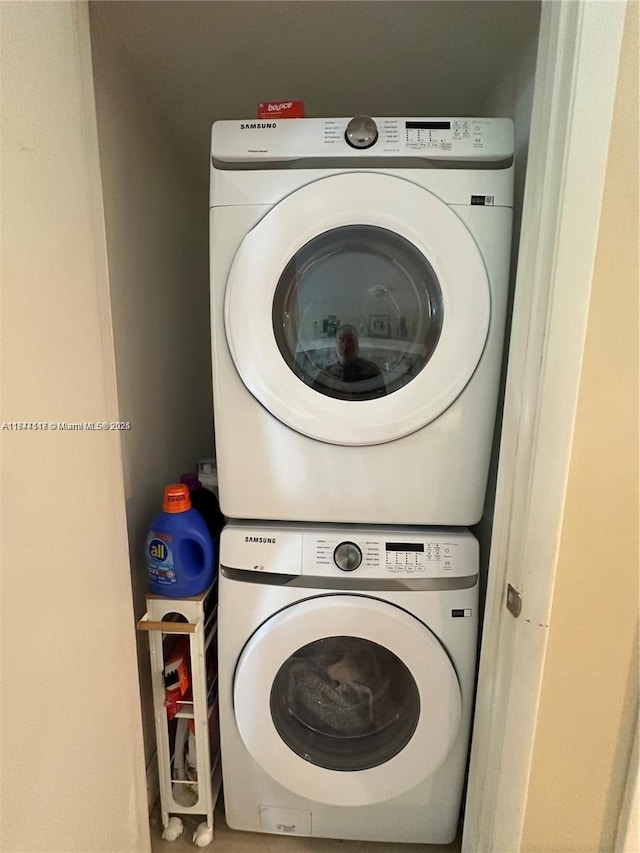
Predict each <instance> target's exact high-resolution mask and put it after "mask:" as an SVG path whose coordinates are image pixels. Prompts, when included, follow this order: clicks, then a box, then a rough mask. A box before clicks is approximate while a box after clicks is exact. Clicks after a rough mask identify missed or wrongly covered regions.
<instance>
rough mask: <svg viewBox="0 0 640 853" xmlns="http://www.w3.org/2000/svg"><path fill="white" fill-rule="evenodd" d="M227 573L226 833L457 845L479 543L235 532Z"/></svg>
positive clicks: (341, 529) (280, 528)
mask: <svg viewBox="0 0 640 853" xmlns="http://www.w3.org/2000/svg"><path fill="white" fill-rule="evenodd" d="M220 564H221V568H220V577H219V584H220V586H219V596H220V597H219V606H218V616H219V646H218V656H219V662H218V665H219V703H220V704H219V707H220V735H221V745H222V773H223V778H224V789H225V810H226V818H227V822H228V823H229V825H230V826H231V827H233V828H235V829H243V830H249V831H253V832H270V833H281V834H293V835H303V836H318V837H325V838H348V839H358V840H376V841H392V842H400V841H406V842H423V843H439V844H444V843H449V842H450V841H452V840H453V838H454V837H455V835H456V831H457V826H458V820H459V815H460V806H461V798H462V791H463V784H464V775H465V766H466V759H467V752H468V745H469V731H470V725H471V713H472V702H473V690H474V679H475V663H476V644H477V631H478V583H477V580H478V545H477V542H476V540H475V539H474V538H473V536H472V535H471V534H470V533H469V532H468V531H465V530H447V529H430V530H426V529H416V528H412V529H410V528H391V527H387V528H382V527H380V528H364V527H363V528H357V527H355V528H354V527H352V526H348V525H345V526H331V525H316V526H313V527H308V526H303V525H299V524H289V525H286V524H282V523H280V524H279V523H265V524H261V525H260V526H258V525H257V524H256V525H244V524H240V523H231V524H229V525H228V526H227V527H226V528H225V529H224V530H223V532H222V537H221V545H220Z"/></svg>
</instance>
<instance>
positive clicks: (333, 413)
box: [225, 172, 490, 445]
mask: <svg viewBox="0 0 640 853" xmlns="http://www.w3.org/2000/svg"><path fill="white" fill-rule="evenodd" d="M489 320H490V291H489V282H488V279H487V273H486V270H485V266H484V262H483V260H482V256H481V254H480V251H479V249H478V247H477V245H476V243H475V241H474V239H473V237H472V235H471V233H470V232H469V230H468V229H467V227H466V225H464V224H463V222H462V221H461V220H460V219H459V217H458V216H457V215H456V214H455V213H454V212H453V211H452V210H451V208H449V207H448V206H447V205H446V204H445V203H444V202H442V201H441V200H440V199H439V198H437V197H436V196H435V195H433V194H432V193H430V192H428V191H427V190H425V189H423V188H422V187H419V186H417V185H416V184H413V183H411V182H409V181H407V180H404V179H401V178H396V177H392V176H389V175H381V174H377V173H370V172H367V173H366V174H365V173H361V172H358V173H347V174H341V175H334V176H331V177H328V178H323V179H321V180H318V181H315V182H313V183H311V184H308V185H306V186H305V187H303V188H301V189H299V190H297V191H296V192H294V193H292V194H291V195H289V196H287V197H286V198H284V199H283V200H282V201H281V202H280V203H279V204H277V205H276V206H275V207H274V208H272V209H271V210H270V211H269V213H267V214H266V216H265V217H264V218H263V219H262V220H261V221H260V222H259V223H258V224H257V225H256V226H255V227H254V228H253V229H252V231H250V232H249V234H247V236H246V237H245V239H244V240H243V242H242V244H241V245H240V248H239V249H238V252H237V254H236V257H235V259H234V262H233V264H232V267H231V270H230V273H229V280H228V284H227V290H226V295H225V327H226V333H227V340H228V344H229V348H230V351H231V354H232V357H233V360H234V363H235V365H236V368H237V370H238V372H239V374H240V376H241V378H242V380H243V382H244V384H245V386H246V387H247V388H248V389H249V391H250V392H251V393H252V394H253V395H254V396H255V397H256V399H257V400H258V401H259V402H260V403H261V404H262V405H263V406H264V407H265V408H266V409H267V410H268V411H270V412H271V413H272V414H273V415H274V416H275V417H277V418H278V419H279V420H281V421H282V422H283V423H285V424H287V426H289V427H291V428H292V429H294V430H297V431H298V432H300V433H303V434H304V435H308V436H310V437H312V438H315V439H319V440H321V441H325V442H330V443H334V444H346V445H367V444H379V443H382V442H386V441H392V440H393V439H396V438H400V437H402V436H404V435H408V434H409V433H411V432H414V431H415V430H417V429H420V428H421V427H423V426H425V425H426V424H428V423H429V422H430V421H432V420H434V419H435V418H437V417H438V415H440V414H441V413H442V412H444V411H445V410H446V409H447V408H448V407H449V406H450V405H451V403H452V402H453V401H454V400H455V399H456V397H457V396H458V395H459V394H460V392H461V391H462V390H463V389H464V387H465V385H466V384H467V382H468V381H469V379H470V378H471V376H472V374H473V372H474V370H475V369H476V366H477V364H478V361H479V360H480V357H481V355H482V352H483V349H484V345H485V341H486V338H487V333H488V328H489Z"/></svg>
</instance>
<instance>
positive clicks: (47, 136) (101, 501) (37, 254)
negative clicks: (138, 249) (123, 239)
mask: <svg viewBox="0 0 640 853" xmlns="http://www.w3.org/2000/svg"><path fill="white" fill-rule="evenodd" d="M1 12H2V112H3V116H2V118H3V124H2V252H3V253H2V281H3V336H2V347H3V351H2V363H3V400H2V419H3V421H9V422H11V421H19V422H38V423H41V422H42V423H48V422H52V421H53V422H58V421H64V422H84V421H107V422H109V421H117V420H119V411H118V406H117V401H116V394H115V370H114V362H113V343H112V339H111V317H110V309H109V293H108V283H107V277H106V259H105V254H104V233H103V222H102V198H101V190H100V180H99V171H98V154H97V139H96V128H95V117H94V108H93V93H92V91H91V89H90V87H88V86H87V81H88V80H90V74H91V67H90V57H89V53H88V44H89V42H88V20H87V11H86V6H85V5H84V4H75V3H38V2H30V3H9V2H7V3H3V4H2V9H1ZM1 438H2V497H3V514H2V521H3V524H2V556H3V577H2V619H1V624H2V646H3V661H2V838H1V842H0V846H1V848H2V850H3V851H6V853H10V851H21V853H25V852H26V851H33V853H42V851H47V853H53V851H65V853H68V852H69V851H78V853H88V851H91V852H92V853H93V851H105V853H113V851H116V850H117V851H118V853H129V851H130V853H142V852H143V851H147V850H149V847H150V845H149V831H148V823H147V820H146V802H145V796H144V793H145V788H144V757H143V746H142V732H141V720H140V710H139V708H140V705H139V695H138V679H137V672H136V654H135V623H134V618H133V610H132V602H131V583H130V578H129V560H128V553H127V542H126V526H125V507H124V493H123V487H122V460H121V452H120V435H119V433H117V432H102V431H83V432H77V431H60V430H57V431H52V430H19V431H12V430H4V431H2V433H1Z"/></svg>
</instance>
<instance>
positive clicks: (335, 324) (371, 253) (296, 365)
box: [272, 225, 443, 400]
mask: <svg viewBox="0 0 640 853" xmlns="http://www.w3.org/2000/svg"><path fill="white" fill-rule="evenodd" d="M272 319H273V333H274V335H275V339H276V342H277V344H278V348H279V350H280V352H281V354H282V357H283V358H284V360H285V362H286V363H287V365H288V366H289V368H290V369H291V370H292V371H293V373H294V374H295V375H296V376H298V377H299V378H300V379H301V380H302V381H303V382H305V383H306V384H307V385H309V386H310V387H311V388H313V389H314V390H316V391H318V392H319V393H321V394H326V395H327V396H328V397H335V398H336V399H339V400H373V399H376V398H378V397H383V396H385V395H386V394H392V393H393V392H394V391H397V390H398V389H399V388H402V387H403V386H404V385H406V384H407V383H408V382H411V380H412V379H414V378H415V377H416V376H417V375H418V374H419V373H420V371H421V370H422V369H423V368H424V367H425V365H426V364H427V362H428V361H429V359H430V358H431V356H432V354H433V352H434V350H435V348H436V346H437V344H438V340H439V338H440V332H441V331H442V321H443V298H442V290H441V289H440V284H439V282H438V279H437V276H436V274H435V272H434V270H433V267H432V266H431V264H430V263H429V262H428V260H427V259H426V257H425V256H424V255H423V254H422V253H421V252H419V251H418V249H417V248H416V247H415V246H414V245H413V243H410V242H409V241H408V240H406V239H405V238H404V237H401V236H400V235H399V234H396V233H394V232H393V231H389V230H388V229H385V228H378V227H376V226H372V225H348V226H344V227H342V228H335V229H332V230H331V231H327V232H325V233H324V234H321V235H319V236H318V237H315V238H314V239H313V240H310V241H309V242H308V243H307V244H306V245H304V246H303V247H302V248H301V249H300V250H299V251H298V252H296V254H295V255H294V256H293V258H291V260H290V261H289V263H288V264H287V265H286V267H285V269H284V271H283V273H282V275H281V276H280V280H279V281H278V284H277V286H276V291H275V295H274V300H273V314H272Z"/></svg>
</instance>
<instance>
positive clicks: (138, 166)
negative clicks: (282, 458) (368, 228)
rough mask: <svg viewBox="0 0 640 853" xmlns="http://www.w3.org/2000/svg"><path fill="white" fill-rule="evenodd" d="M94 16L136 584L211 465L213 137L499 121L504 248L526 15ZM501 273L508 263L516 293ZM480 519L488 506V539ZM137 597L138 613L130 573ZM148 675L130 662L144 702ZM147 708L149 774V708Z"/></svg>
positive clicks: (534, 13)
mask: <svg viewBox="0 0 640 853" xmlns="http://www.w3.org/2000/svg"><path fill="white" fill-rule="evenodd" d="M90 10H91V39H92V54H93V65H94V80H95V91H96V106H97V116H98V131H99V142H100V158H101V169H102V177H103V191H104V194H105V216H106V229H107V244H108V253H109V266H110V287H111V298H112V310H113V328H114V345H115V357H116V371H117V377H118V394H119V401H120V406H121V410H122V411H123V412H127V419H130V420H132V421H135V422H136V423H137V424H140V425H141V426H142V424H145V427H144V429H142V428H141V429H140V430H137V431H136V435H135V436H134V435H133V434H132V435H131V436H125V437H124V442H123V451H124V456H125V460H124V462H125V472H126V473H125V477H126V482H127V491H128V500H127V506H128V525H129V532H130V537H131V552H132V565H133V566H136V562H137V564H138V568H139V567H140V560H141V554H142V546H143V540H144V536H145V525H146V523H147V520H148V518H149V517H150V515H152V514H153V510H154V507H155V502H156V501H157V495H158V494H160V493H161V487H162V485H163V483H164V482H167V481H168V478H171V477H172V476H175V473H174V472H176V471H178V472H179V471H181V470H190V467H192V466H193V460H195V459H198V458H201V457H203V456H209V455H211V454H212V451H213V429H212V426H213V418H215V412H212V408H211V405H212V404H211V368H210V361H211V359H210V347H211V339H210V324H209V269H208V253H209V248H208V233H207V229H208V198H209V146H210V131H211V124H212V123H213V122H214V121H216V120H219V119H233V118H238V119H239V118H254V117H255V116H256V109H257V105H258V103H259V102H260V101H263V100H269V99H271V100H273V99H278V98H280V99H286V98H299V99H301V100H303V101H304V103H305V110H306V115H307V116H308V117H319V118H322V117H330V116H343V115H344V116H349V115H354V114H362V113H367V114H369V115H387V116H395V115H398V116H429V115H430V116H440V115H442V116H447V115H457V116H478V117H483V116H488V117H491V116H503V117H509V118H512V119H513V120H514V124H515V143H516V145H515V147H516V156H515V186H516V188H515V204H514V237H513V243H514V246H515V245H517V238H518V232H519V220H520V213H521V208H522V196H523V186H524V171H525V165H526V156H527V143H528V136H529V123H530V118H531V104H532V96H533V77H534V72H535V60H536V49H537V39H538V25H539V15H540V4H539V3H537V2H530V3H529V2H527V3H521V2H518V3H502V2H499V3H484V2H483V3H475V2H469V3H451V4H450V3H407V4H404V3H401V4H398V3H365V4H362V3H357V4H350V3H331V4H324V3H313V4H307V3H293V4H292V3H260V2H258V3H193V4H191V3H179V4H178V3H139V4H135V3H133V4H132V3H118V2H116V3H110V2H101V3H96V4H91V5H90ZM514 257H515V256H514ZM514 271H515V262H514V264H513V266H512V279H511V280H512V281H513V273H514ZM238 429H239V430H240V431H241V430H242V427H241V425H238ZM143 435H144V438H142V436H143ZM265 452H267V453H268V452H269V451H268V449H265ZM416 464H417V465H419V460H416ZM494 467H495V466H494ZM141 484H144V488H143V489H141V488H140V485H141ZM490 515H491V498H490V499H489V502H488V508H487V513H486V517H485V526H486V528H487V536H488V529H489V527H490ZM480 535H481V536H482V528H481V529H480ZM485 538H486V537H485ZM487 544H488V541H485V542H484V545H485V547H486V546H487ZM483 558H484V562H485V566H486V560H487V555H486V554H484V555H483ZM133 584H134V590H135V598H136V602H137V604H136V606H137V609H138V610H140V609H141V608H142V607H143V594H144V589H145V577H144V572H143V571H138V574H137V575H135V572H134V577H133ZM145 659H146V655H145V653H144V649H143V650H142V653H141V654H140V660H141V663H142V669H143V675H142V685H143V689H145V686H146V685H145V675H144V666H145V663H144V661H145ZM144 708H145V720H146V723H145V731H146V737H147V759H148V760H149V761H150V760H151V757H152V751H153V734H152V733H153V726H152V725H150V723H151V719H150V712H151V706H150V704H149V697H148V696H146V698H145V701H144Z"/></svg>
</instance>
